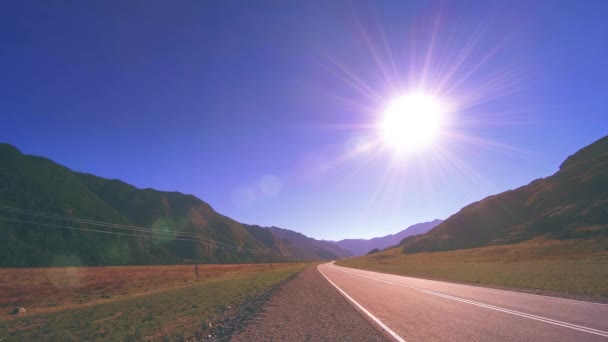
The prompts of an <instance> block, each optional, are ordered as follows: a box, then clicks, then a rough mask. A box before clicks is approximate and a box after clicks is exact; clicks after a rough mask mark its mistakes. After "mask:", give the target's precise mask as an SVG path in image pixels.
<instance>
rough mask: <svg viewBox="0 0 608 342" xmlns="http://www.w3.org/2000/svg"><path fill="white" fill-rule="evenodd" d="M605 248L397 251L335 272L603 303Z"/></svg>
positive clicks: (535, 245)
mask: <svg viewBox="0 0 608 342" xmlns="http://www.w3.org/2000/svg"><path fill="white" fill-rule="evenodd" d="M602 246H605V244H604V242H600V243H598V242H597V241H586V242H572V241H567V242H558V241H540V240H538V241H529V242H525V243H521V244H516V245H503V246H490V247H483V248H475V249H466V250H457V251H450V252H438V253H415V254H403V253H402V252H401V249H400V248H395V249H392V250H387V251H384V252H381V253H377V254H372V255H368V256H364V257H360V258H354V259H347V260H341V261H338V262H337V263H336V264H337V265H340V266H347V267H353V268H358V269H365V270H371V271H377V272H383V273H391V274H399V275H406V276H412V277H418V278H426V279H435V280H443V281H451V282H459V283H472V284H479V285H494V286H506V287H510V288H513V289H526V290H543V291H551V292H556V293H563V294H567V295H578V296H585V297H590V299H593V298H596V299H600V300H604V299H606V298H608V281H607V279H608V253H606V250H605V249H604V250H602V249H603V247H602Z"/></svg>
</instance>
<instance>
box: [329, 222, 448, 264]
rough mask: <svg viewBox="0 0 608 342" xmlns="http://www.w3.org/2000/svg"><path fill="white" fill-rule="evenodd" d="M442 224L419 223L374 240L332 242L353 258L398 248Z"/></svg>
mask: <svg viewBox="0 0 608 342" xmlns="http://www.w3.org/2000/svg"><path fill="white" fill-rule="evenodd" d="M441 222H443V221H441V220H439V219H436V220H433V221H430V222H424V223H418V224H415V225H412V226H410V227H408V228H405V229H404V230H402V231H400V232H399V233H396V234H391V235H386V236H382V237H376V238H373V239H345V240H340V241H331V242H332V243H334V244H336V245H337V246H340V247H342V248H343V249H345V250H347V251H349V252H350V253H352V255H353V256H361V255H365V254H367V253H368V252H369V251H371V250H372V249H380V250H381V249H384V248H387V247H391V246H397V245H398V244H399V243H400V242H401V240H403V239H404V238H406V237H408V236H412V235H417V234H424V233H426V232H428V231H429V230H431V229H432V228H433V227H435V226H436V225H438V224H440V223H441Z"/></svg>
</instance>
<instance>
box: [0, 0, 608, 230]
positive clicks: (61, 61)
mask: <svg viewBox="0 0 608 342" xmlns="http://www.w3.org/2000/svg"><path fill="white" fill-rule="evenodd" d="M0 7H1V8H0V43H1V48H0V118H1V120H0V141H2V142H8V143H11V144H14V145H16V146H17V147H18V148H20V149H21V150H22V151H23V152H25V153H28V154H36V155H42V156H46V157H48V158H51V159H53V160H55V161H57V162H59V163H61V164H64V165H66V166H68V167H70V168H72V169H74V170H77V171H84V172H89V173H93V174H96V175H99V176H103V177H108V178H119V179H122V180H124V181H126V182H128V183H131V184H133V185H135V186H137V187H141V188H145V187H152V188H156V189H161V190H176V191H181V192H184V193H192V194H194V195H196V196H198V197H199V198H201V199H203V200H205V201H206V202H208V203H209V204H211V205H212V206H213V207H214V208H215V209H216V210H217V211H219V212H220V213H222V214H225V215H228V216H230V217H232V218H234V219H236V220H239V221H241V222H244V223H255V224H259V225H266V226H268V225H275V226H280V227H284V228H289V229H293V230H296V231H300V232H302V233H304V234H307V235H309V236H312V237H315V238H324V239H341V238H347V237H348V238H352V237H373V236H380V235H385V234H389V233H395V232H397V231H399V230H401V229H403V228H405V227H407V226H409V225H411V224H414V223H417V222H421V221H428V220H432V219H435V218H443V219H445V218H447V217H448V216H450V215H451V214H453V213H455V212H457V211H458V210H459V209H460V208H462V207H463V206H465V205H467V204H469V203H471V202H473V201H476V200H480V199H482V198H483V197H485V196H488V195H491V194H495V193H498V192H502V191H505V190H507V189H512V188H515V187H518V186H520V185H524V184H527V183H528V182H530V181H532V180H533V179H536V178H539V177H545V176H548V175H551V174H552V173H554V172H555V171H556V170H557V169H558V167H559V164H560V163H561V162H562V161H563V160H564V159H565V158H566V157H567V156H568V155H570V154H572V153H574V152H575V151H576V150H578V149H580V148H582V147H583V146H585V145H587V144H589V143H591V142H593V141H595V140H596V139H598V138H600V137H602V136H604V135H606V134H607V133H608V101H607V94H608V64H607V58H608V38H607V37H608V21H607V20H606V18H607V17H608V2H606V1H595V2H594V1H583V2H581V1H569V2H565V1H496V2H493V1H479V2H476V1H445V2H435V3H434V2H414V1H388V0H387V1H384V0H383V1H375V2H363V1H355V2H349V1H247V2H245V1H242V2H233V1H174V2H169V1H167V2H160V1H51V2H47V1H35V2H29V1H13V2H3V3H2V5H0ZM414 90H415V91H416V92H420V91H422V92H425V93H432V94H433V96H434V97H435V98H438V99H440V100H441V101H443V102H442V103H449V104H450V106H449V108H450V110H449V112H448V113H447V114H446V115H445V121H444V122H443V125H442V128H441V131H440V132H439V134H438V136H437V137H436V139H434V140H433V142H432V143H431V144H430V145H425V146H424V147H420V148H416V149H415V151H412V152H407V153H403V152H400V153H397V152H396V151H395V149H391V148H390V147H389V146H386V144H384V143H382V142H381V141H380V142H378V141H379V139H380V140H382V139H381V137H379V135H381V133H379V132H378V131H379V129H378V122H381V120H382V117H383V112H384V111H385V109H386V108H387V106H388V104H389V103H391V101H392V100H391V99H394V98H395V97H397V98H398V97H399V96H400V95H403V94H407V93H411V92H412V91H414Z"/></svg>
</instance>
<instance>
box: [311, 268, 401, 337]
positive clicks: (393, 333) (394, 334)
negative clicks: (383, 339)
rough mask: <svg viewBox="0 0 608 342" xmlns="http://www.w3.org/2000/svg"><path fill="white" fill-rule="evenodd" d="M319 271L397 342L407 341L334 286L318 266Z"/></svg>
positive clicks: (344, 293)
mask: <svg viewBox="0 0 608 342" xmlns="http://www.w3.org/2000/svg"><path fill="white" fill-rule="evenodd" d="M317 270H318V271H319V273H321V275H322V276H323V277H325V279H327V281H328V282H329V283H330V284H332V285H333V286H334V287H335V288H336V289H337V290H338V291H339V292H340V293H341V294H342V295H343V296H344V297H345V298H346V299H348V300H349V301H351V302H352V303H353V304H355V306H357V307H358V308H359V310H361V311H362V312H363V313H365V314H366V315H367V316H369V318H371V319H372V320H373V321H374V322H376V323H377V324H378V325H379V326H380V327H381V328H382V329H384V330H385V331H386V332H388V333H389V334H390V335H391V336H392V337H393V338H394V339H395V340H396V341H398V342H405V339H404V338H403V337H401V336H399V335H397V333H396V332H394V331H393V330H391V329H390V328H389V327H387V326H386V324H384V323H382V321H381V320H379V319H378V318H377V317H376V316H374V315H372V313H371V312H369V311H367V309H365V308H364V307H363V306H362V305H361V304H359V303H357V301H356V300H354V299H353V298H352V297H351V296H349V295H348V294H347V293H346V292H344V291H343V290H342V289H341V288H339V287H338V285H336V284H334V282H333V281H331V280H329V278H327V276H326V275H325V274H324V273H323V271H321V269H320V268H319V266H317Z"/></svg>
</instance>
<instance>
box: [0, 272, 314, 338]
mask: <svg viewBox="0 0 608 342" xmlns="http://www.w3.org/2000/svg"><path fill="white" fill-rule="evenodd" d="M308 265H309V264H305V263H299V264H252V265H204V266H199V281H198V282H195V281H194V271H193V266H147V267H143V266H141V267H140V266H134V267H90V268H48V269H45V268H32V269H0V284H1V285H0V286H1V287H0V307H1V308H2V310H3V311H4V314H3V315H2V320H1V321H0V340H2V341H22V340H62V341H63V340H97V339H104V340H127V341H128V340H162V339H166V338H168V339H175V338H180V337H188V336H192V335H193V334H194V333H197V332H198V333H201V332H204V331H205V330H206V329H208V324H209V322H212V321H214V320H215V319H216V318H217V316H218V315H219V314H220V313H221V312H222V311H223V310H224V309H225V308H226V307H227V306H230V305H234V304H236V303H239V302H241V301H243V300H246V299H247V298H250V297H252V296H255V295H257V294H259V293H261V292H263V291H264V290H265V289H268V288H269V287H271V286H272V285H274V284H277V283H280V282H281V281H283V280H285V279H287V278H288V277H289V276H290V275H292V274H294V273H296V272H298V271H300V270H302V269H303V268H305V267H306V266H308ZM14 306H24V307H25V308H26V310H27V312H26V314H20V315H18V316H15V315H10V314H9V312H10V311H11V309H12V308H13V307H14Z"/></svg>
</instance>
